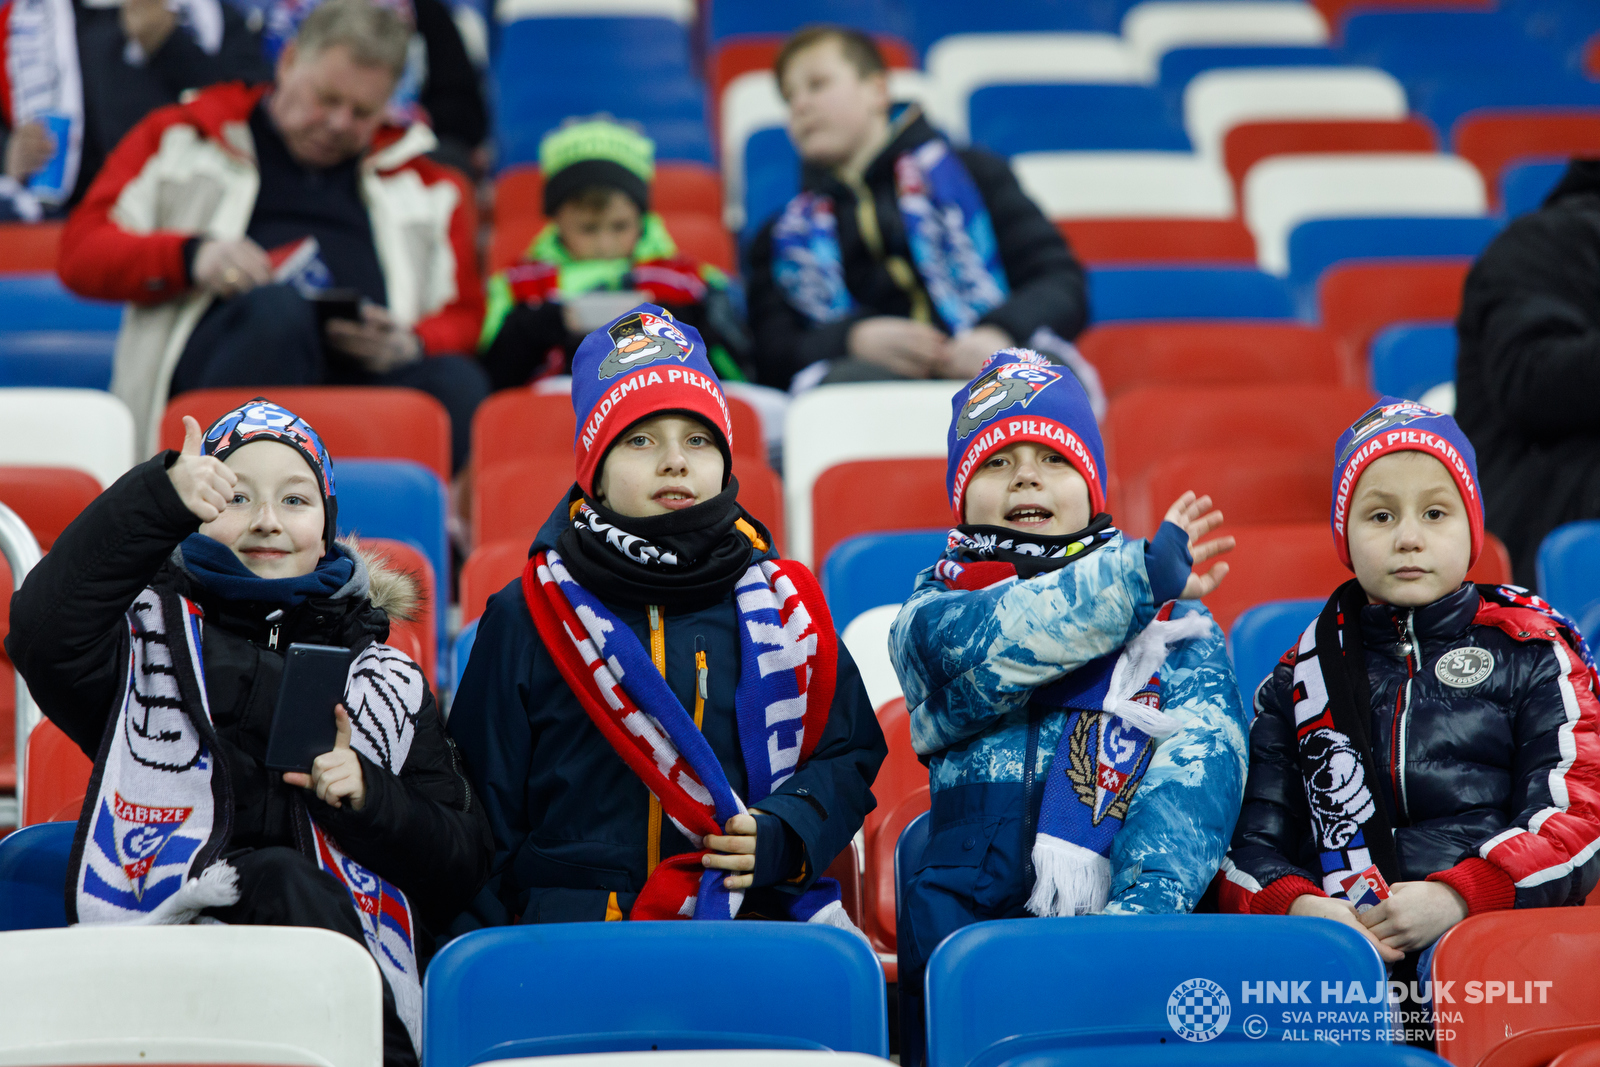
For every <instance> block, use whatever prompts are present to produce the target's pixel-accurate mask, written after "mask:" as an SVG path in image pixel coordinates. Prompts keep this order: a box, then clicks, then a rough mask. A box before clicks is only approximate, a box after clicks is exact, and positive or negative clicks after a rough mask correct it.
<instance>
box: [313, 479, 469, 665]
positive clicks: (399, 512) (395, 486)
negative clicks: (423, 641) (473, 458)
mask: <svg viewBox="0 0 1600 1067" xmlns="http://www.w3.org/2000/svg"><path fill="white" fill-rule="evenodd" d="M334 481H335V485H336V486H337V487H338V490H339V532H340V533H341V535H343V534H347V533H354V534H359V535H361V536H363V537H367V538H373V537H381V538H386V539H388V540H393V541H404V542H406V543H407V544H409V545H411V546H412V547H414V548H416V549H418V550H420V551H421V552H422V554H423V555H424V556H426V557H427V560H428V564H429V566H430V567H431V568H432V570H433V574H434V575H435V576H438V575H441V574H443V575H449V573H450V533H449V530H448V528H447V526H446V522H447V512H448V509H449V506H450V502H449V492H448V491H447V490H446V489H445V485H444V483H443V482H441V481H440V480H439V476H438V475H437V474H435V473H434V472H433V471H431V470H429V469H428V468H427V467H424V466H422V465H421V464H418V463H413V462H411V461H410V460H404V459H352V460H345V461H344V462H342V463H337V464H336V467H335V473H334ZM445 591H446V595H447V596H448V591H449V587H448V586H445ZM434 616H435V617H436V620H437V622H438V624H439V626H440V631H439V637H440V638H443V637H444V630H443V626H444V616H445V612H444V611H443V610H442V609H441V610H438V611H435V612H434Z"/></svg>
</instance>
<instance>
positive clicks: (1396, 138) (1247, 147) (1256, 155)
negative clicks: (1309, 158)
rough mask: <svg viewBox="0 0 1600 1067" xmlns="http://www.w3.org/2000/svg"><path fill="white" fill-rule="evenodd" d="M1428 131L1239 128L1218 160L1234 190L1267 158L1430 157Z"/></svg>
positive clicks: (1371, 126) (1288, 124)
mask: <svg viewBox="0 0 1600 1067" xmlns="http://www.w3.org/2000/svg"><path fill="white" fill-rule="evenodd" d="M1438 147H1439V146H1438V141H1437V138H1435V136H1434V133H1433V127H1431V126H1429V125H1428V124H1427V123H1426V122H1424V121H1423V120H1421V119H1419V118H1411V117H1407V118H1398V119H1338V118H1327V119H1299V120H1294V119H1290V120H1285V121H1275V122H1241V123H1239V124H1238V125H1237V126H1234V127H1233V128H1232V129H1231V130H1229V131H1228V133H1227V136H1225V137H1224V138H1223V139H1222V158H1223V162H1224V165H1225V166H1226V167H1227V168H1228V176H1229V177H1230V178H1232V179H1233V184H1234V188H1235V189H1242V188H1243V186H1244V176H1245V174H1247V173H1248V172H1249V170H1250V168H1251V167H1253V166H1255V165H1256V164H1257V163H1259V162H1260V161H1261V160H1263V159H1265V158H1267V157H1268V156H1287V155H1301V154H1303V153H1306V152H1432V151H1434V150H1436V149H1437V148H1438Z"/></svg>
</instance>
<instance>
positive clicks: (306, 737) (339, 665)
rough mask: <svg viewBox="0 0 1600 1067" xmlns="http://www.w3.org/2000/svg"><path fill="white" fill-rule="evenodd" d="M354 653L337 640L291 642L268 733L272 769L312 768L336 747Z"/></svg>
mask: <svg viewBox="0 0 1600 1067" xmlns="http://www.w3.org/2000/svg"><path fill="white" fill-rule="evenodd" d="M354 658H355V654H354V653H353V652H351V651H350V650H349V649H348V648H340V647H338V646H337V645H306V644H300V643H295V644H292V645H290V646H289V650H288V652H287V653H285V654H284V668H283V684H282V685H281V686H279V687H278V706H277V707H276V708H275V709H274V710H273V712H272V733H271V734H270V735H269V736H268V737H267V761H266V762H267V768H268V769H269V770H274V771H300V772H302V773H309V772H310V770H311V761H312V760H314V759H316V758H317V757H318V756H320V755H322V754H323V753H324V752H332V751H333V742H334V737H335V736H336V734H337V732H338V728H337V727H336V726H335V724H334V719H333V706H334V705H335V704H337V703H339V702H340V701H341V700H343V699H344V686H345V681H346V680H347V679H348V678H349V675H350V661H351V660H352V659H354Z"/></svg>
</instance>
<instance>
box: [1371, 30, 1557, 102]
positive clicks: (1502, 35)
mask: <svg viewBox="0 0 1600 1067" xmlns="http://www.w3.org/2000/svg"><path fill="white" fill-rule="evenodd" d="M1341 51H1342V52H1343V53H1344V55H1345V57H1346V58H1347V59H1349V60H1351V61H1352V62H1356V63H1370V64H1373V65H1376V66H1380V67H1383V68H1385V69H1386V70H1388V71H1389V72H1390V73H1391V74H1393V75H1394V76H1395V77H1397V78H1399V79H1400V80H1401V81H1402V82H1404V83H1405V85H1406V88H1407V89H1408V90H1410V89H1427V88H1433V87H1437V86H1439V85H1443V84H1447V83H1449V82H1452V81H1455V80H1458V79H1482V80H1485V81H1489V80H1501V79H1504V80H1511V79H1515V78H1521V77H1540V78H1547V77H1549V76H1550V75H1551V74H1552V73H1553V72H1555V71H1557V70H1559V69H1560V66H1561V63H1560V60H1559V58H1558V53H1557V51H1556V50H1555V49H1553V48H1551V47H1550V46H1549V45H1548V44H1546V43H1545V42H1543V41H1535V40H1534V39H1532V38H1530V37H1529V36H1528V35H1527V34H1526V33H1525V32H1524V31H1523V27H1522V25H1521V24H1520V23H1519V21H1518V20H1516V19H1514V18H1511V17H1509V16H1507V15H1504V14H1501V13H1499V12H1486V11H1358V12H1356V13H1355V14H1352V15H1351V16H1350V17H1349V18H1348V19H1346V20H1345V24H1344V44H1343V47H1342V48H1341Z"/></svg>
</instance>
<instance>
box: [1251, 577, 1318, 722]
mask: <svg viewBox="0 0 1600 1067" xmlns="http://www.w3.org/2000/svg"><path fill="white" fill-rule="evenodd" d="M1329 592H1330V593H1331V592H1332V590H1329ZM1324 603H1325V601H1322V600H1318V599H1316V598H1315V597H1308V598H1305V599H1302V600H1269V601H1267V602H1266V603H1265V604H1257V605H1256V606H1255V607H1253V608H1250V609H1249V610H1247V611H1245V612H1242V613H1241V614H1240V615H1239V617H1238V618H1237V619H1235V620H1234V621H1233V629H1232V630H1231V631H1230V632H1229V633H1228V644H1229V646H1230V647H1231V648H1232V650H1233V673H1234V675H1235V676H1237V677H1238V679H1239V691H1240V693H1242V694H1243V696H1244V704H1245V707H1250V706H1251V704H1252V702H1253V700H1254V698H1255V692H1256V687H1257V686H1259V685H1260V684H1261V682H1262V681H1263V680H1264V679H1265V678H1266V677H1267V675H1269V674H1271V673H1272V670H1273V668H1274V667H1276V666H1277V665H1278V660H1280V659H1281V658H1283V654H1284V653H1285V652H1287V651H1289V649H1291V648H1293V647H1295V646H1296V645H1297V644H1298V643H1299V641H1300V635H1301V634H1303V633H1305V630H1306V627H1307V626H1309V625H1311V620H1312V619H1314V618H1316V617H1317V612H1319V611H1321V610H1322V605H1323V604H1324Z"/></svg>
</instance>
